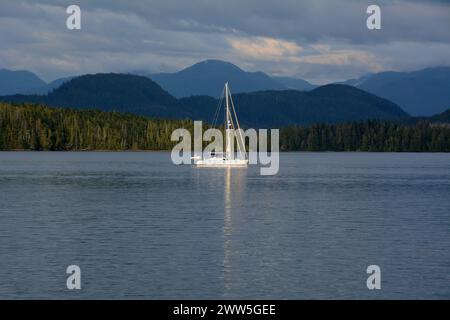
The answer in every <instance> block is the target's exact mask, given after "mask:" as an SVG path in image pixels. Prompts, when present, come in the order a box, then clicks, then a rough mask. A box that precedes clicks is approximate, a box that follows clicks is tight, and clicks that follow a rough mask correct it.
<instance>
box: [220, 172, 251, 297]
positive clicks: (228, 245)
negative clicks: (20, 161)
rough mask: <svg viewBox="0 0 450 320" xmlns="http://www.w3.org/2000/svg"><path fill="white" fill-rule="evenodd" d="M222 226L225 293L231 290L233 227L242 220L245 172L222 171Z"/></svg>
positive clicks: (245, 181)
mask: <svg viewBox="0 0 450 320" xmlns="http://www.w3.org/2000/svg"><path fill="white" fill-rule="evenodd" d="M224 179H225V183H224V218H223V220H224V224H223V251H224V258H223V271H224V274H223V281H224V287H225V292H226V291H228V290H230V289H231V285H232V280H233V279H232V275H233V264H232V254H233V230H234V228H233V226H234V225H235V224H236V223H238V222H239V220H240V219H242V216H241V215H240V213H242V210H241V208H242V205H243V204H244V198H245V195H244V193H245V186H246V183H247V170H245V169H240V168H226V169H225V170H224Z"/></svg>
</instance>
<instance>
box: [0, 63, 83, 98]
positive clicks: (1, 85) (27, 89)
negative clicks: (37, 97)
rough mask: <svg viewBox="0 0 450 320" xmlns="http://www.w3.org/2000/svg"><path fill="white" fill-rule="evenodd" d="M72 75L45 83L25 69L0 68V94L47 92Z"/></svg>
mask: <svg viewBox="0 0 450 320" xmlns="http://www.w3.org/2000/svg"><path fill="white" fill-rule="evenodd" d="M72 78H74V77H64V78H59V79H55V80H53V81H51V82H50V83H46V82H45V81H44V80H42V79H41V78H39V77H38V76H37V75H36V74H34V73H33V72H31V71H26V70H8V69H0V95H2V96H3V95H13V94H47V93H48V92H50V91H52V90H54V89H56V88H57V87H59V86H60V85H62V84H63V83H64V82H67V81H68V80H70V79H72Z"/></svg>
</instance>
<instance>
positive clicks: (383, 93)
mask: <svg viewBox="0 0 450 320" xmlns="http://www.w3.org/2000/svg"><path fill="white" fill-rule="evenodd" d="M130 74H137V75H142V76H145V77H147V78H150V79H152V80H153V81H154V82H156V83H157V84H158V85H159V86H160V87H162V88H163V89H164V90H166V91H167V92H168V93H170V94H171V95H172V96H174V97H176V98H178V99H179V98H186V97H190V96H198V95H200V96H202V95H205V96H210V97H213V98H218V97H219V96H220V95H221V91H222V88H223V84H224V82H225V81H228V82H229V83H230V84H231V88H232V90H233V91H232V92H233V93H249V92H258V91H267V90H270V91H282V90H289V89H291V90H299V91H311V90H314V89H315V88H317V87H318V86H316V85H314V84H311V83H309V82H307V81H305V80H303V79H297V78H291V77H278V76H270V75H267V74H265V73H263V72H247V71H244V70H242V69H241V68H239V67H237V66H235V65H234V64H232V63H229V62H225V61H220V60H206V61H202V62H199V63H196V64H194V65H192V66H190V67H188V68H186V69H183V70H181V71H178V72H174V73H158V74H152V73H149V72H144V71H137V72H131V73H130ZM72 78H73V77H66V78H60V79H56V80H55V81H52V82H51V83H46V82H44V81H43V80H41V79H40V78H39V77H38V76H36V75H35V74H33V73H31V72H29V71H10V70H5V69H2V70H0V95H13V94H25V95H29V94H38V95H45V94H47V93H49V92H51V91H52V90H54V89H56V88H58V87H59V86H61V84H63V83H65V82H67V81H69V80H71V79H72ZM341 84H346V85H351V86H354V87H356V88H358V89H361V90H364V91H367V92H369V93H372V94H375V95H377V96H379V97H382V98H386V99H388V100H390V101H392V102H394V103H396V104H397V105H399V106H400V107H401V108H402V109H403V110H405V111H406V112H407V113H409V114H411V115H414V116H430V115H433V114H437V113H442V112H444V111H445V110H447V109H449V108H450V90H448V88H450V67H436V68H428V69H423V70H419V71H414V72H381V73H375V74H367V75H365V76H363V77H361V78H357V79H350V80H347V81H345V82H342V83H341Z"/></svg>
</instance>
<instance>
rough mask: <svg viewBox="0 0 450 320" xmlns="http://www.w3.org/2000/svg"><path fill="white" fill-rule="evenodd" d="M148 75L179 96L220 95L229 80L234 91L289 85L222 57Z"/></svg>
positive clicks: (278, 88)
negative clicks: (246, 69) (169, 71)
mask: <svg viewBox="0 0 450 320" xmlns="http://www.w3.org/2000/svg"><path fill="white" fill-rule="evenodd" d="M148 77H150V78H151V79H152V80H153V81H155V82H157V83H158V84H159V85H160V86H161V87H162V88H164V89H165V90H167V91H168V92H170V93H171V94H172V95H174V96H175V97H177V98H181V97H188V96H195V95H208V96H211V97H219V96H220V95H221V93H222V92H221V90H222V88H223V84H224V83H225V82H226V81H228V82H230V83H232V84H233V93H239V92H252V91H261V90H269V89H271V90H283V89H286V87H285V86H284V85H282V84H281V83H279V82H277V81H275V80H274V79H272V78H271V77H270V76H268V75H267V74H265V73H264V72H247V71H244V70H242V69H241V68H239V67H237V66H236V65H234V64H232V63H230V62H225V61H220V60H206V61H202V62H199V63H196V64H194V65H192V66H190V67H187V68H185V69H183V70H181V71H178V72H175V73H159V74H148Z"/></svg>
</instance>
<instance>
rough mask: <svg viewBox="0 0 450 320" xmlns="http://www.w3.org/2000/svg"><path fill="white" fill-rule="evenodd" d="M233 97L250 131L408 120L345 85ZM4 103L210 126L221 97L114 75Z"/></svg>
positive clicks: (84, 78) (75, 80)
mask: <svg viewBox="0 0 450 320" xmlns="http://www.w3.org/2000/svg"><path fill="white" fill-rule="evenodd" d="M222 85H223V84H222ZM233 99H234V101H235V105H236V109H237V112H238V114H239V120H240V121H241V124H242V125H244V126H247V127H248V126H252V127H267V128H270V127H280V126H285V125H290V124H311V123H316V122H328V123H338V122H346V121H353V120H364V119H401V118H402V117H407V116H408V115H407V113H405V112H404V111H403V110H402V109H401V108H400V107H399V106H397V105H396V104H394V103H392V102H390V101H388V100H386V99H383V98H379V97H377V96H375V95H373V94H370V93H367V92H364V91H362V90H360V89H357V88H354V87H352V86H347V85H339V84H330V85H326V86H323V87H318V88H316V89H314V90H312V91H309V92H302V91H298V90H265V91H257V92H250V93H240V94H235V95H234V96H233ZM0 101H7V102H16V103H24V102H31V103H41V104H45V105H48V106H56V107H70V108H75V109H80V108H82V109H86V108H88V109H101V110H105V111H120V112H127V113H134V114H138V115H145V116H152V117H158V118H172V119H185V118H189V119H194V120H204V121H206V122H209V123H211V122H212V119H213V115H214V113H215V110H216V107H217V106H218V99H215V98H213V97H210V96H192V97H188V98H182V99H177V98H175V97H173V96H172V95H170V94H169V93H168V92H166V91H165V90H164V89H162V88H161V87H160V86H159V85H158V84H157V83H155V82H154V81H152V80H151V79H149V78H147V77H144V76H136V75H131V74H114V73H110V74H95V75H84V76H80V77H76V78H73V79H71V80H69V81H67V82H65V83H63V84H62V85H61V86H60V87H58V88H57V89H55V90H53V91H52V92H50V93H48V94H47V95H10V96H1V97H0Z"/></svg>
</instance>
